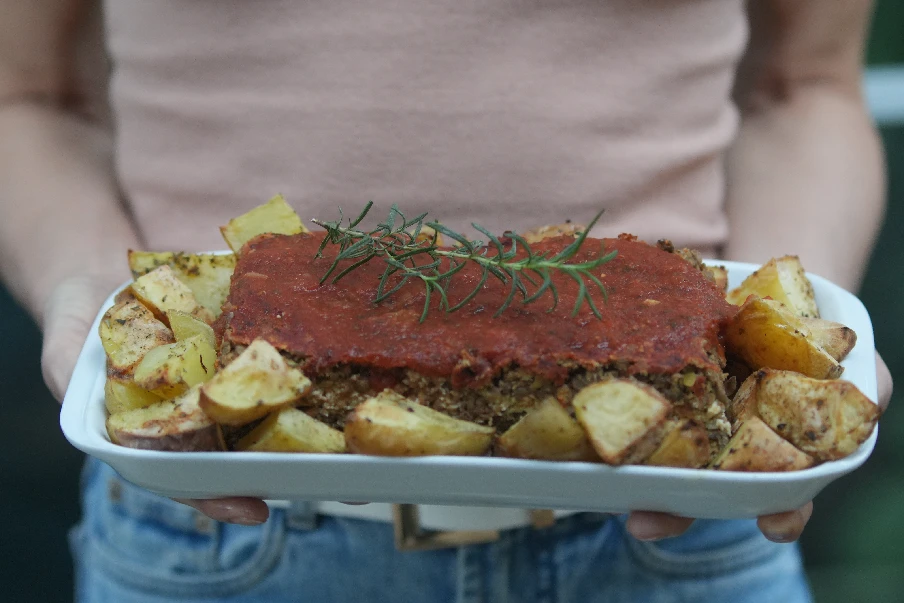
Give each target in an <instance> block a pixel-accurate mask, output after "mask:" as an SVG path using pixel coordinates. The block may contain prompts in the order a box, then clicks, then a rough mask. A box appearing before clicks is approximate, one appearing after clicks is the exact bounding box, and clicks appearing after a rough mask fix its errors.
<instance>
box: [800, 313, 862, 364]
mask: <svg viewBox="0 0 904 603" xmlns="http://www.w3.org/2000/svg"><path fill="white" fill-rule="evenodd" d="M800 321H801V323H802V324H803V326H804V329H805V330H806V331H807V332H809V337H810V340H812V341H814V342H816V343H817V344H818V345H820V346H821V347H822V348H823V349H824V350H825V351H826V352H828V354H829V356H831V357H832V358H834V359H835V360H837V361H838V362H841V361H842V360H844V359H845V358H846V357H847V355H848V354H849V353H850V351H851V350H853V349H854V346H855V345H857V334H856V333H855V332H854V330H853V329H851V328H850V327H846V326H844V325H843V324H839V323H837V322H832V321H831V320H823V319H822V318H801V319H800Z"/></svg>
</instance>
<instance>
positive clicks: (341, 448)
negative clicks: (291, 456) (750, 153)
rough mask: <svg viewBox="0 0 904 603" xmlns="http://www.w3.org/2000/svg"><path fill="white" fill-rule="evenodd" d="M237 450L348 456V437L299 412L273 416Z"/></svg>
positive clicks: (279, 412)
mask: <svg viewBox="0 0 904 603" xmlns="http://www.w3.org/2000/svg"><path fill="white" fill-rule="evenodd" d="M235 449H236V450H250V451H257V452H329V453H340V452H345V436H344V435H343V434H342V432H341V431H338V430H336V429H333V428H332V427H330V426H329V425H327V424H326V423H321V422H320V421H318V420H317V419H313V418H311V417H309V416H308V415H307V414H305V413H304V412H302V411H300V410H298V409H297V408H284V409H282V410H278V411H276V412H273V413H270V415H269V416H267V417H266V418H265V419H264V420H263V421H261V423H260V424H259V425H258V426H257V427H255V428H254V429H253V430H252V431H251V432H250V433H248V435H246V436H244V437H243V438H241V439H240V440H239V441H238V443H237V444H236V446H235Z"/></svg>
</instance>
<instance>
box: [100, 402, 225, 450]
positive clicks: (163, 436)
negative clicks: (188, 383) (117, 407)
mask: <svg viewBox="0 0 904 603" xmlns="http://www.w3.org/2000/svg"><path fill="white" fill-rule="evenodd" d="M198 396H199V391H198V388H193V389H191V390H189V391H188V392H186V393H185V394H184V395H182V396H180V397H179V398H177V399H175V400H164V401H161V402H158V403H156V404H152V405H150V406H147V407H145V408H139V409H134V410H128V411H124V412H120V413H116V414H113V415H110V416H109V417H108V418H107V422H106V423H107V433H108V434H109V436H110V440H111V441H112V442H113V443H115V444H119V445H121V446H126V447H128V448H140V449H142V450H161V451H171V452H197V451H208V450H223V449H224V446H223V438H222V434H221V433H220V429H219V427H218V426H217V425H216V424H215V423H214V422H213V421H212V420H211V419H210V417H208V416H207V415H206V414H204V412H203V411H202V410H201V408H200V407H199V406H198Z"/></svg>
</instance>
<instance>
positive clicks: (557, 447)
mask: <svg viewBox="0 0 904 603" xmlns="http://www.w3.org/2000/svg"><path fill="white" fill-rule="evenodd" d="M496 452H497V453H499V454H500V455H502V456H509V457H517V458H523V459H542V460H547V461H599V457H598V456H597V454H596V452H595V451H594V450H593V447H592V446H591V445H590V442H589V441H588V440H587V434H586V433H585V432H584V430H583V428H581V426H580V425H579V424H578V423H577V421H575V420H574V419H573V418H571V415H570V414H568V411H567V410H565V409H564V408H562V405H561V404H559V402H558V401H557V400H556V399H555V398H552V397H550V398H545V399H544V400H543V401H542V402H540V404H538V405H537V406H536V407H535V408H532V409H531V410H529V411H528V412H527V414H525V415H524V416H523V417H521V419H520V420H519V421H518V422H517V423H515V424H514V425H512V426H511V427H510V428H509V429H508V430H507V431H506V432H505V433H503V434H502V435H501V436H499V438H498V439H497V441H496Z"/></svg>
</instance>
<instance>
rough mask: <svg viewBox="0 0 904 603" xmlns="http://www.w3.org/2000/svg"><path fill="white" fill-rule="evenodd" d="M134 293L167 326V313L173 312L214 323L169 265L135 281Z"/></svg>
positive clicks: (133, 284)
mask: <svg viewBox="0 0 904 603" xmlns="http://www.w3.org/2000/svg"><path fill="white" fill-rule="evenodd" d="M132 293H134V294H135V297H137V298H138V300H139V301H140V302H141V303H142V304H144V305H145V306H147V307H148V309H149V310H150V311H151V312H153V313H154V316H156V317H157V318H158V319H159V320H161V321H163V322H164V323H166V324H167V325H169V322H168V318H167V317H166V313H167V312H170V311H173V310H177V311H180V312H186V313H188V314H191V315H193V316H196V317H197V318H199V319H201V320H203V321H204V322H208V323H210V322H213V314H211V313H210V311H208V310H207V308H205V307H204V306H202V305H201V304H199V303H198V300H196V299H195V294H194V293H192V290H191V289H190V288H189V287H188V285H186V284H185V283H183V282H182V281H180V280H179V279H177V278H176V275H175V274H174V273H173V270H172V268H170V267H169V266H167V265H163V266H160V267H159V268H155V269H153V270H151V271H150V272H148V273H147V274H145V275H144V276H140V277H138V278H137V279H135V281H134V282H133V283H132Z"/></svg>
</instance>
